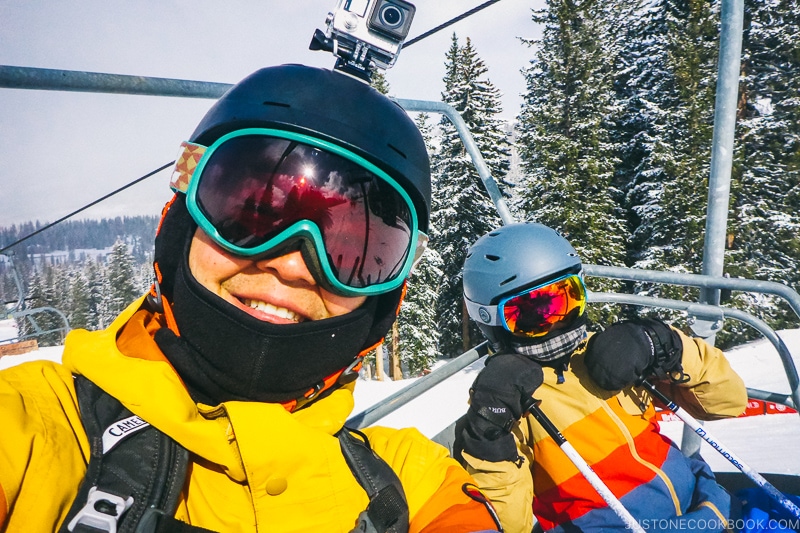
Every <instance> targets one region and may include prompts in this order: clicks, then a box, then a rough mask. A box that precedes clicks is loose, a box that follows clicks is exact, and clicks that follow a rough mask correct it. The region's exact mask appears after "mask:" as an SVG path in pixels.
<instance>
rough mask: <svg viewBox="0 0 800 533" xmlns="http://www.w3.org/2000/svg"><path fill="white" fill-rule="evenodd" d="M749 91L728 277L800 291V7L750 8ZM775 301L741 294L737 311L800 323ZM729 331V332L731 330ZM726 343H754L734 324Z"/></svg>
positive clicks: (788, 0)
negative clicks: (789, 287)
mask: <svg viewBox="0 0 800 533" xmlns="http://www.w3.org/2000/svg"><path fill="white" fill-rule="evenodd" d="M745 9H746V15H745V32H744V42H743V48H744V53H743V70H744V78H743V80H744V83H743V84H742V86H741V88H740V113H741V115H742V118H741V120H740V122H739V136H738V137H739V142H738V151H737V154H736V161H735V169H736V172H735V175H734V177H735V181H734V184H733V195H732V200H733V201H732V207H733V214H732V217H731V220H730V221H729V225H728V227H729V233H728V248H729V250H728V253H727V258H726V272H727V273H729V274H731V275H732V276H738V277H746V278H751V279H759V280H767V281H778V282H784V283H788V284H789V285H790V286H795V287H797V286H798V283H800V274H799V272H800V236H799V235H800V232H799V231H798V230H800V5H798V2H797V0H767V1H764V0H761V1H748V2H746V3H745ZM778 301H781V300H780V299H778V298H774V297H771V296H754V295H750V294H741V293H736V294H735V296H734V301H733V302H732V305H735V306H736V307H739V308H742V309H744V310H747V311H748V312H750V313H753V314H756V315H757V316H759V317H761V318H762V319H765V320H767V322H768V323H769V324H770V325H771V326H772V327H773V328H794V327H797V324H798V320H797V316H796V315H795V314H794V313H793V312H792V311H791V310H789V308H788V306H786V305H785V304H783V303H781V304H778V303H777V302H778ZM726 326H728V325H727V324H726ZM726 329H728V330H729V332H728V334H727V335H725V336H724V337H723V341H724V342H727V343H730V342H732V341H734V340H739V341H741V340H746V339H748V338H752V336H753V334H754V332H753V331H752V330H751V329H750V328H747V327H744V326H743V325H740V324H738V323H737V324H731V325H730V326H729V327H727V328H726Z"/></svg>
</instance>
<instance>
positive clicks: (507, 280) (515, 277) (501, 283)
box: [500, 276, 517, 287]
mask: <svg viewBox="0 0 800 533" xmlns="http://www.w3.org/2000/svg"><path fill="white" fill-rule="evenodd" d="M515 279H517V276H511V277H510V278H507V279H504V280H503V281H501V282H500V286H501V287H502V286H503V285H507V284H509V283H511V282H512V281H514V280H515Z"/></svg>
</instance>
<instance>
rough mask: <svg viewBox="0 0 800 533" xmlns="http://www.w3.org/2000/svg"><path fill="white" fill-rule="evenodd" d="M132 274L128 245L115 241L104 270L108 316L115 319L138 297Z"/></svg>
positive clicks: (131, 258)
mask: <svg viewBox="0 0 800 533" xmlns="http://www.w3.org/2000/svg"><path fill="white" fill-rule="evenodd" d="M134 273H135V268H134V262H133V255H131V253H130V251H129V250H128V245H127V244H126V243H125V242H124V241H122V240H117V242H115V243H114V246H113V247H112V248H111V255H109V256H108V265H107V268H106V277H107V279H108V288H107V291H108V292H106V297H105V300H106V303H107V309H106V312H107V313H108V315H110V316H113V317H116V316H117V315H118V314H120V313H121V312H122V311H123V310H124V309H125V308H126V307H127V306H128V305H129V304H130V303H131V302H133V301H134V300H135V299H136V298H137V297H139V296H140V293H139V291H138V290H137V285H136V279H135V277H134Z"/></svg>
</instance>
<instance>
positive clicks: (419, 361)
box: [397, 113, 442, 375]
mask: <svg viewBox="0 0 800 533" xmlns="http://www.w3.org/2000/svg"><path fill="white" fill-rule="evenodd" d="M415 122H416V124H417V127H418V128H419V130H420V133H421V134H422V138H423V140H424V141H425V146H426V147H427V148H428V153H429V154H430V153H432V152H433V148H432V144H431V143H432V139H433V136H432V134H431V126H430V124H429V123H428V115H427V114H425V113H420V114H419V115H418V116H417V118H416V120H415ZM434 187H435V185H434ZM441 262H442V261H441V257H440V256H439V254H438V253H437V252H436V251H435V250H433V249H431V248H429V249H428V250H426V251H425V254H424V255H423V256H422V259H421V260H420V262H419V263H418V264H417V265H416V266H415V267H414V269H413V270H412V273H411V276H410V277H409V280H408V289H407V292H406V297H405V299H404V301H403V307H402V310H401V312H400V315H399V316H398V318H397V327H398V331H399V336H400V354H401V361H402V363H403V364H404V366H405V367H406V368H407V369H408V371H409V372H410V373H411V375H419V374H420V373H422V372H424V371H425V370H429V369H430V367H431V365H432V364H433V362H434V361H436V359H437V358H438V351H437V349H438V342H439V332H438V330H437V324H436V318H435V316H436V309H435V303H436V298H437V291H438V287H439V283H440V282H441V278H442V265H441Z"/></svg>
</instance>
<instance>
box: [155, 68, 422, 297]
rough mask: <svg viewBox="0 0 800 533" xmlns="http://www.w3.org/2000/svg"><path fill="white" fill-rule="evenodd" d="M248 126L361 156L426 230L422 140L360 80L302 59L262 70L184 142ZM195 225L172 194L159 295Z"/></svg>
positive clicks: (159, 244)
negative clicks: (402, 194)
mask: <svg viewBox="0 0 800 533" xmlns="http://www.w3.org/2000/svg"><path fill="white" fill-rule="evenodd" d="M253 127H255V128H259V127H260V128H273V129H278V130H285V131H293V132H298V133H304V134H306V135H310V136H312V137H316V138H319V139H322V140H326V141H329V142H331V143H333V144H337V145H339V146H342V147H344V148H346V149H348V150H350V151H351V152H353V153H356V154H358V155H360V156H362V157H364V158H365V159H367V160H368V161H370V162H371V163H373V164H375V165H376V166H377V167H379V168H380V169H382V170H383V171H385V172H386V173H387V174H389V175H390V176H391V177H392V178H394V179H395V180H396V181H397V182H398V183H399V184H400V185H401V186H402V187H403V189H404V190H405V191H406V192H407V193H408V195H409V196H410V197H411V200H412V201H413V202H414V207H415V209H416V212H417V219H418V224H419V229H420V231H423V232H426V233H427V232H428V224H429V214H430V205H431V176H430V161H429V159H428V152H427V149H426V147H425V142H424V140H423V138H422V135H421V133H420V132H419V129H418V128H417V127H416V125H415V124H414V121H413V120H411V118H410V117H409V116H408V114H406V112H405V111H404V110H403V109H402V108H401V107H400V106H399V105H398V104H397V103H395V102H394V101H392V100H390V99H389V98H387V97H386V96H384V95H383V94H381V93H380V92H378V91H377V90H375V89H374V88H372V87H370V86H369V85H367V84H366V83H364V82H362V81H360V80H357V79H355V78H353V77H351V76H348V75H346V74H343V73H341V72H338V71H331V70H327V69H322V68H315V67H308V66H305V65H296V64H290V65H280V66H275V67H267V68H263V69H260V70H258V71H256V72H254V73H253V74H251V75H249V76H248V77H246V78H244V79H243V80H242V81H240V82H239V83H237V84H236V85H234V86H233V87H231V88H230V89H229V90H228V91H227V92H226V93H225V94H223V95H222V96H221V97H220V99H219V100H217V102H216V103H215V104H214V105H213V106H212V107H211V109H209V111H208V112H207V113H206V115H205V116H204V117H203V119H202V120H201V121H200V124H198V126H197V127H196V128H195V130H194V132H193V133H192V135H191V137H190V139H189V140H190V141H191V142H195V143H198V144H202V145H205V146H210V145H211V144H213V143H214V141H216V140H217V139H219V138H220V137H222V136H223V135H225V134H227V133H230V132H232V131H235V130H239V129H244V128H253ZM195 227H196V226H195V225H194V221H192V220H191V217H190V216H189V214H188V212H187V209H186V206H185V204H184V195H183V194H178V195H177V197H176V199H175V201H174V202H173V203H172V204H168V205H167V206H166V207H165V210H164V213H162V223H161V227H160V228H159V232H158V236H157V238H156V252H155V260H156V263H157V265H158V270H159V273H158V277H159V281H160V284H161V286H160V290H161V291H162V292H163V294H165V295H167V296H169V295H170V294H171V290H172V276H171V273H172V272H174V271H175V269H176V266H177V263H176V261H177V259H178V258H177V257H175V254H174V250H176V249H179V248H178V247H176V245H181V244H182V243H183V242H184V237H185V234H186V232H187V231H189V230H191V231H194V228H195ZM173 229H177V230H180V231H172V230H173ZM165 230H166V231H165ZM176 240H177V241H178V242H176ZM161 278H163V280H162V279H161Z"/></svg>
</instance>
